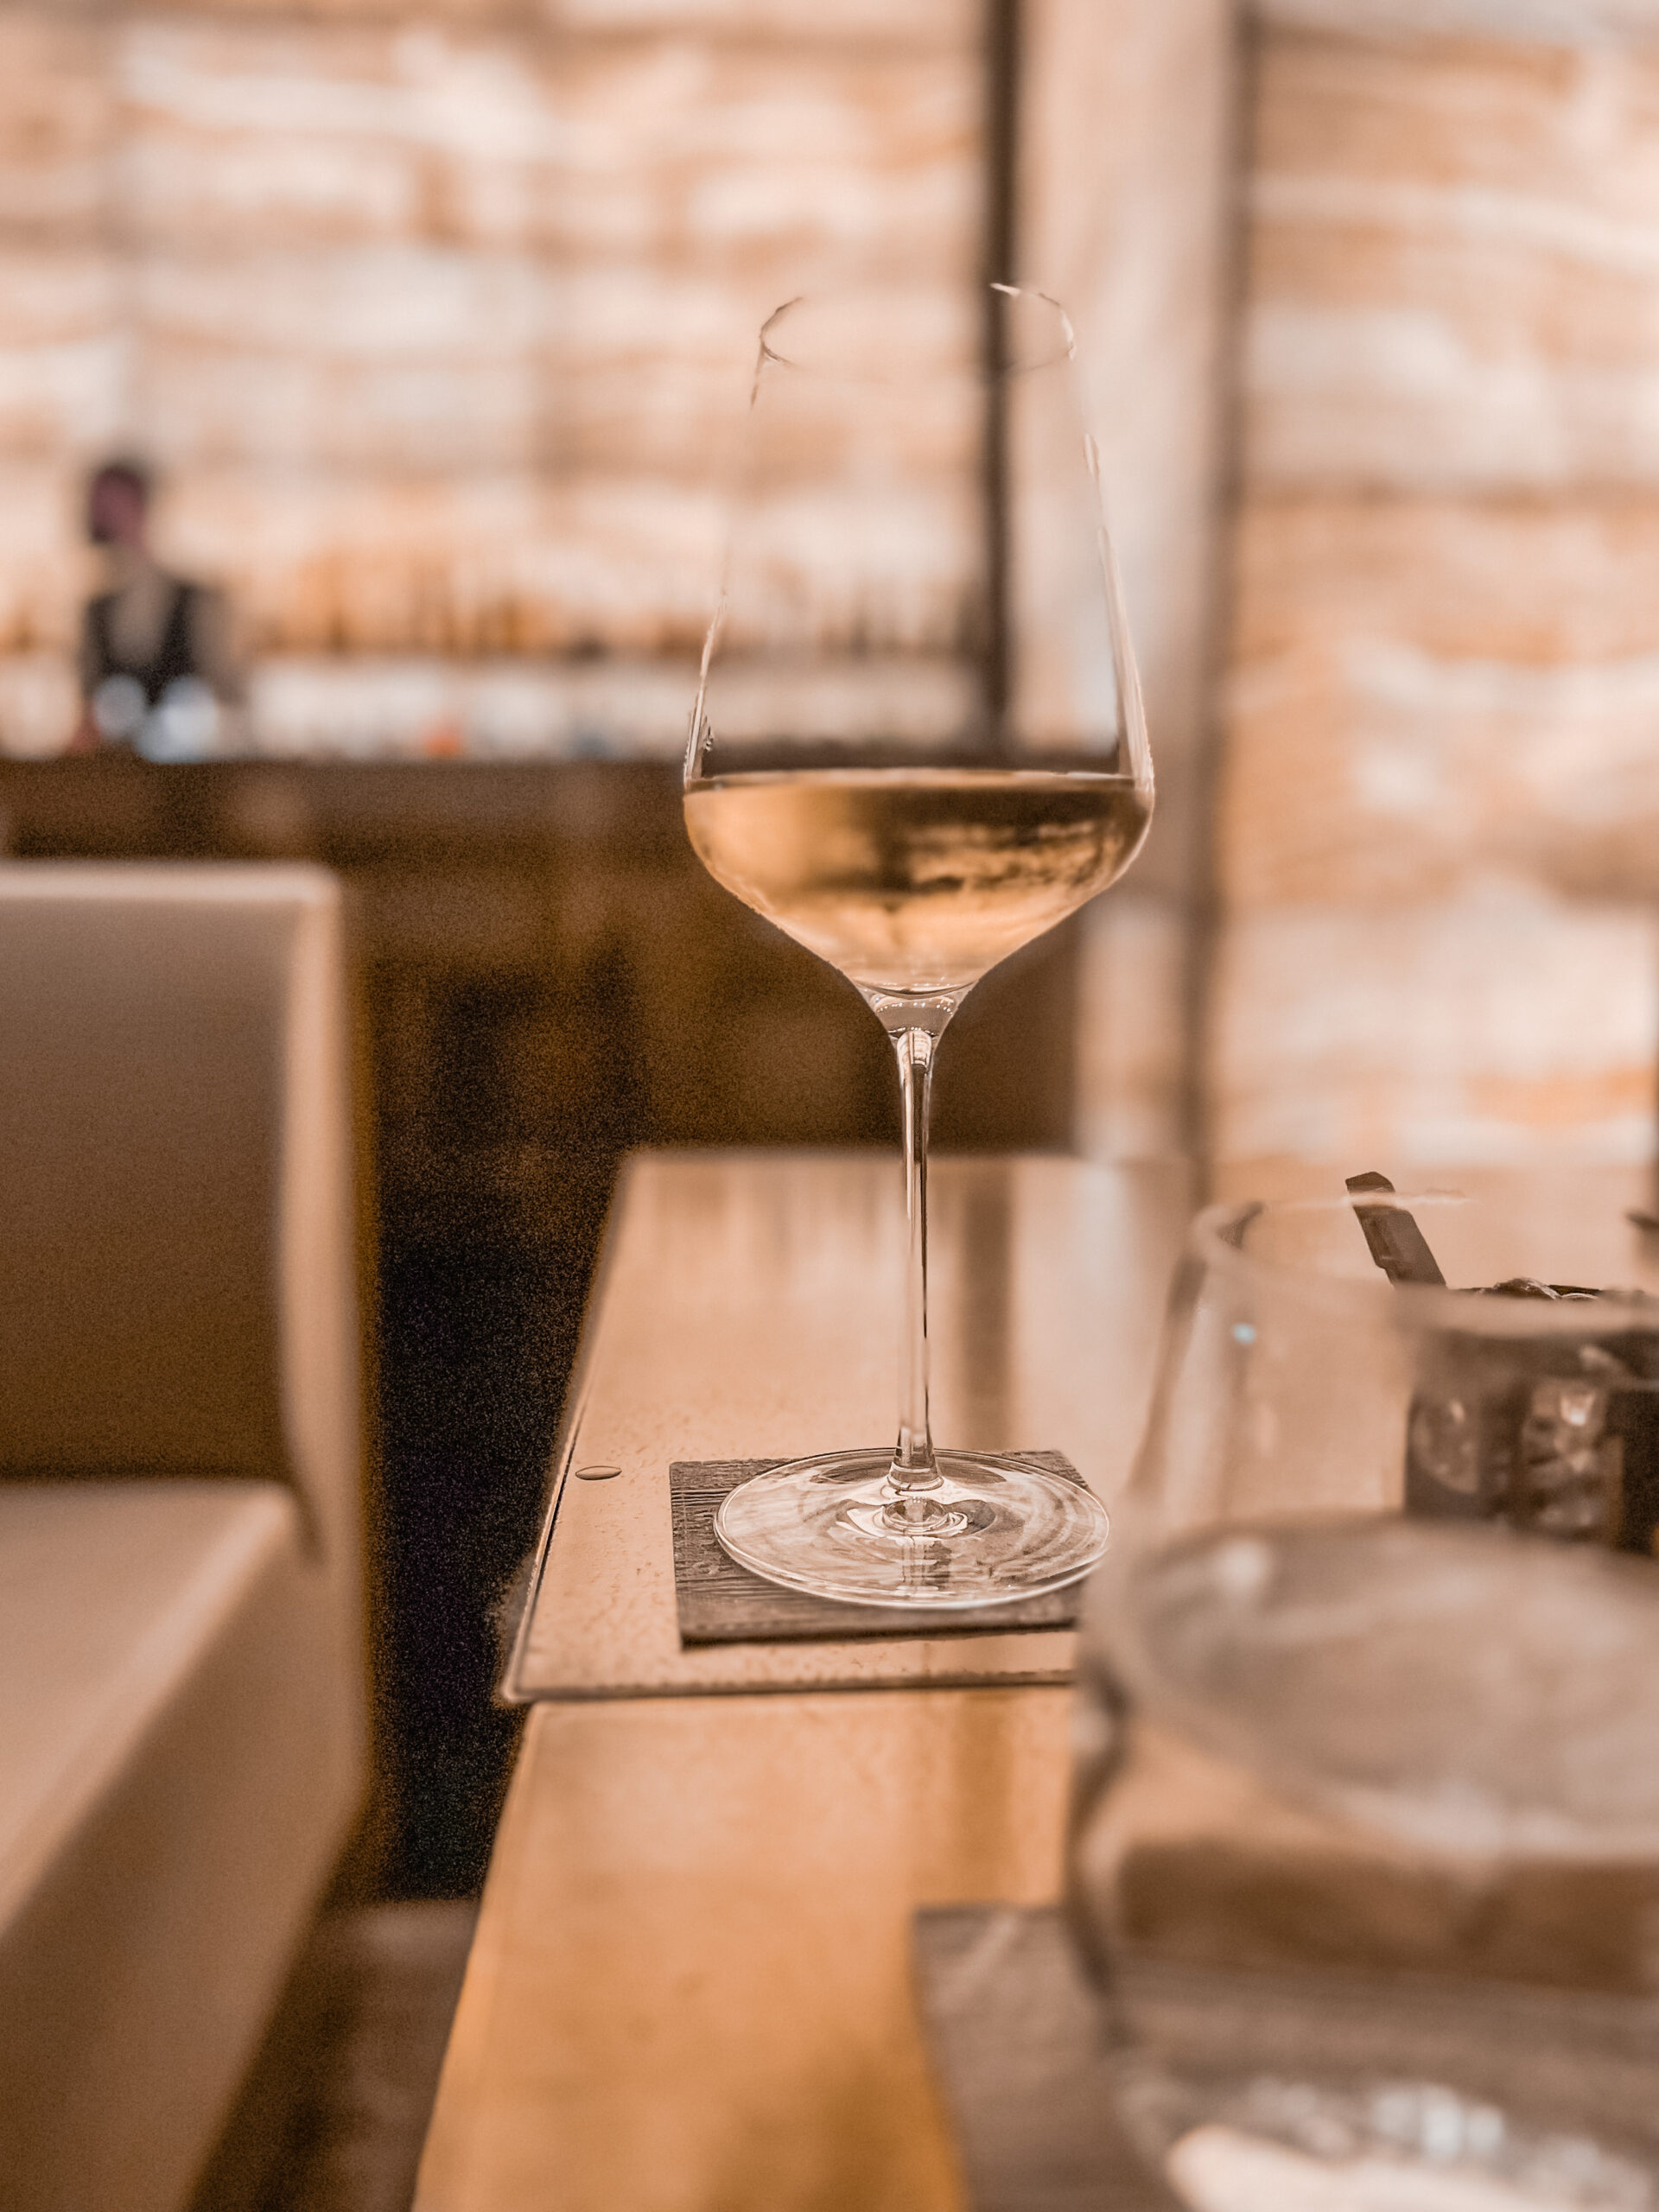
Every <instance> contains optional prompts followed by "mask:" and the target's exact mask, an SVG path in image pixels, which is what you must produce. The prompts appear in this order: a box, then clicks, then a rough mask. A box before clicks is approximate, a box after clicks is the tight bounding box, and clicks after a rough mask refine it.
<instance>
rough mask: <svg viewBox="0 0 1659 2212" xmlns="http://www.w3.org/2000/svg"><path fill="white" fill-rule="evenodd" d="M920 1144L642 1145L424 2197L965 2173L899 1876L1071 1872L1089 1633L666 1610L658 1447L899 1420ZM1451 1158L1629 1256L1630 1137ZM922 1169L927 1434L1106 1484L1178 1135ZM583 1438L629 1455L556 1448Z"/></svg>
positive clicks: (941, 1898) (674, 2211)
mask: <svg viewBox="0 0 1659 2212" xmlns="http://www.w3.org/2000/svg"><path fill="white" fill-rule="evenodd" d="M1220 1180H1221V1181H1222V1182H1223V1184H1224V1186H1226V1187H1227V1189H1228V1190H1229V1191H1230V1192H1236V1193H1237V1194H1241V1195H1242V1194H1245V1193H1246V1192H1248V1193H1249V1195H1259V1196H1263V1197H1277V1196H1290V1195H1301V1194H1307V1193H1309V1192H1314V1191H1318V1192H1324V1193H1327V1194H1330V1195H1336V1194H1338V1193H1339V1192H1340V1187H1341V1185H1340V1178H1339V1176H1335V1175H1333V1173H1332V1172H1331V1171H1314V1170H1310V1169H1306V1168H1294V1167H1291V1168H1285V1169H1281V1170H1279V1171H1274V1172H1269V1171H1266V1170H1260V1169H1257V1170H1238V1171H1236V1172H1234V1173H1229V1174H1228V1175H1226V1176H1224V1177H1223V1178H1221V1179H1220ZM1457 1180H1458V1181H1459V1183H1461V1184H1462V1185H1464V1187H1465V1188H1467V1187H1469V1186H1470V1185H1471V1184H1473V1185H1476V1186H1478V1187H1481V1188H1484V1190H1485V1192H1487V1194H1488V1195H1494V1196H1496V1195H1502V1196H1503V1198H1504V1199H1505V1202H1506V1204H1507V1205H1510V1206H1514V1205H1522V1207H1524V1209H1525V1211H1526V1213H1527V1217H1528V1219H1529V1224H1531V1225H1533V1226H1535V1227H1536V1228H1538V1229H1539V1230H1543V1231H1548V1236H1549V1241H1550V1242H1551V1244H1552V1248H1554V1246H1556V1245H1560V1248H1561V1249H1564V1250H1567V1252H1568V1253H1569V1254H1570V1255H1571V1257H1572V1259H1573V1261H1574V1262H1576V1265H1577V1267H1578V1268H1580V1269H1581V1270H1582V1271H1581V1272H1575V1273H1574V1274H1573V1275H1572V1276H1571V1277H1570V1278H1569V1277H1568V1276H1566V1275H1563V1276H1562V1278H1561V1279H1562V1280H1567V1279H1572V1280H1576V1281H1602V1282H1618V1281H1632V1280H1635V1275H1634V1273H1633V1267H1634V1256H1633V1255H1634V1248H1635V1246H1636V1244H1637V1243H1638V1242H1639V1240H1637V1237H1636V1235H1635V1232H1634V1231H1633V1230H1631V1228H1630V1225H1629V1224H1628V1223H1627V1221H1626V1219H1625V1217H1624V1209H1625V1208H1626V1207H1629V1206H1631V1205H1637V1206H1646V1205H1649V1204H1650V1203H1651V1193H1650V1189H1649V1180H1648V1176H1647V1172H1646V1171H1645V1170H1639V1169H1637V1168H1634V1167H1631V1168H1618V1167H1610V1168H1607V1169H1601V1170H1591V1171H1588V1172H1575V1173H1574V1174H1573V1176H1572V1177H1571V1178H1568V1179H1561V1178H1555V1179H1550V1180H1548V1181H1545V1180H1543V1179H1539V1178H1536V1177H1528V1176H1525V1175H1522V1176H1519V1177H1516V1176H1513V1175H1500V1176H1494V1175H1491V1174H1487V1175H1480V1176H1473V1177H1471V1176H1469V1175H1460V1176H1459V1178H1458V1179H1457ZM937 1190H938V1208H937V1215H936V1220H937V1227H938V1244H937V1257H938V1266H937V1271H936V1297H935V1301H934V1321H935V1330H934V1338H935V1346H936V1352H937V1360H936V1368H937V1373H938V1391H937V1395H936V1403H937V1407H938V1420H937V1421H936V1424H935V1433H936V1434H937V1435H938V1437H939V1438H940V1439H941V1440H951V1441H957V1440H960V1441H963V1442H967V1443H973V1444H980V1445H985V1446H992V1447H997V1446H1001V1447H1004V1448H1007V1447H1013V1448H1019V1447H1020V1446H1026V1447H1040V1446H1048V1447H1052V1448H1058V1449H1060V1450H1063V1451H1066V1452H1070V1453H1071V1457H1072V1458H1073V1459H1074V1460H1075V1461H1076V1463H1077V1465H1078V1466H1079V1467H1080V1468H1081V1469H1082V1471H1084V1474H1085V1475H1086V1476H1088V1478H1090V1480H1091V1481H1092V1482H1094V1483H1095V1484H1096V1487H1097V1488H1099V1489H1100V1490H1101V1491H1102V1492H1103V1495H1104V1496H1105V1497H1107V1500H1108V1503H1109V1502H1110V1498H1111V1496H1112V1494H1113V1492H1114V1491H1115V1489H1116V1486H1117V1484H1119V1483H1121V1481H1122V1478H1123V1475H1124V1473H1125V1472H1126V1471H1127V1468H1128V1461H1129V1459H1130V1456H1131V1454H1132V1452H1133V1449H1134V1446H1135V1440H1136V1438H1137V1435H1138V1432H1139V1429H1140V1426H1141V1419H1142V1415H1143V1412H1144V1407H1145V1400H1146V1395H1147V1389H1148V1387H1149V1384H1150V1381H1151V1374H1152V1366H1153V1362H1154V1355H1155V1341H1156V1336H1157V1331H1158V1325H1159V1321H1160V1316H1161V1310H1162V1306H1163V1302H1164V1294H1165V1287H1166V1282H1167V1279H1168V1275H1169V1271H1170V1267H1171V1264H1172V1262H1173V1257H1174V1255H1175V1250H1176V1248H1177V1245H1178V1243H1179V1236H1180V1233H1181V1230H1182V1227H1183V1225H1184V1223H1185V1218H1186V1215H1187V1211H1188V1208H1189V1203H1190V1199H1189V1186H1188V1181H1187V1178H1186V1176H1185V1173H1184V1172H1183V1171H1181V1170H1179V1168H1175V1167H1172V1166H1168V1165H1155V1166H1130V1167H1123V1168H1116V1169H1107V1168H1100V1167H1090V1166H1083V1165H1081V1164H1080V1163H1077V1162H1075V1161H1065V1160H1058V1159H1024V1160H1020V1159H1014V1160H1000V1161H978V1162H973V1161H966V1162H956V1161H944V1162H942V1163H941V1164H940V1166H939V1169H938V1176H937ZM899 1207H900V1198H899V1188H898V1173H897V1169H896V1166H894V1164H893V1162H892V1161H890V1160H887V1159H886V1158H884V1157H882V1156H879V1155H869V1156H866V1157H858V1156H851V1157H849V1156H847V1155H841V1156H836V1157H829V1158H818V1159H812V1158H810V1157H803V1156H800V1155H795V1156H792V1157H785V1156H779V1155H776V1154H772V1155H766V1154H757V1155H747V1156H744V1155H736V1156H733V1155H727V1156H724V1157H721V1156H709V1155H703V1156H702V1157H682V1158H677V1159H670V1158H665V1157H658V1158H648V1159H645V1160H641V1161H638V1162H636V1163H635V1164H634V1166H633V1167H632V1171H631V1174H630V1177H629V1179H628V1183H627V1185H626V1192H625V1196H624V1198H623V1202H622V1204H621V1206H620V1214H619V1217H618V1218H617V1221H616V1223H615V1225H614V1227H613V1234H612V1236H611V1239H610V1246H609V1255H608V1259H607V1266H606V1268H605V1272H604V1274H603V1277H602V1279H601V1287H600V1290H599V1293H598V1295H597V1298H596V1300H595V1305H594V1311H593V1313H591V1314H590V1317H589V1325H588V1339H587V1350H586V1354H585V1359H584V1370H583V1373H584V1381H583V1384H582V1391H581V1393H580V1395H579V1396H578V1398H577V1400H576V1402H575V1411H574V1414H573V1416H572V1420H571V1424H570V1430H569V1436H568V1437H567V1439H566V1441H565V1444H564V1446H563V1452H562V1455H561V1459H560V1463H559V1465H558V1468H557V1469H556V1488H555V1507H554V1511H553V1514H552V1516H551V1520H550V1540H549V1543H548V1547H547V1549H546V1553H545V1555H544V1560H543V1573H542V1578H541V1583H540V1587H539V1590H538V1592H537V1601H536V1604H535V1606H534V1608H533V1610H532V1612H531V1617H530V1618H529V1620H528V1623H527V1625H526V1630H525V1632H524V1637H523V1638H522V1639H521V1644H520V1649H519V1653H518V1691H519V1694H523V1695H526V1696H533V1697H535V1698H536V1699H537V1700H539V1701H538V1702H537V1703H536V1705H535V1707H534V1709H533V1711H532V1712H531V1715H530V1719H529V1723H528V1726H527V1728H526V1731H525V1734H524V1742H523V1745H522V1748H521V1751H520V1753H519V1758H518V1766H517V1770H516V1772H515V1775H514V1778H513V1782H512V1789H511V1792H510V1794H509V1797H508V1800H507V1805H506V1809H505V1815H504V1817H503V1821H502V1824H501V1827H500V1830H499V1834H498V1837H497V1841H496V1848H495V1853H494V1858H493V1862H492V1866H491V1871H490V1876H489V1881H488V1885H487V1887H486V1891H485V1897H484V1904H483V1911H482V1915H481V1918H480V1925H479V1931H478V1936H477V1939H476V1942H475V1944H474V1952H473V1956H472V1960H471V1963H470V1966H469V1968H468V1973H467V1981H466V1986H465V1988H464V1991H463V1993H462V1997H461V2005H460V2009H459V2012H458V2013H457V2016H456V2019H455V2024H454V2031H453V2033H452V2037H451V2040H450V2046H449V2051H448V2059H447V2062H446V2065H445V2069H444V2074H443V2077H442V2083H441V2086H440V2090H439V2095H438V2101H437V2105H436V2108H435V2113H434V2118H433V2122H432V2126H431V2129H430V2132H429V2137H428V2141H427V2148H426V2155H425V2159H424V2163H423V2168H422V2173H421V2181H420V2187H419V2191H418V2195H417V2197H416V2206H417V2208H418V2212H530V2208H531V2207H534V2208H536V2212H549V2208H557V2212H966V2208H965V2199H964V2197H963V2190H962V2185H961V2181H960V2177H959V2175H958V2172H957V2167H956V2164H955V2160H954V2153H953V2150H952V2145H951V2141H950V2133H949V2131H948V2128H947V2126H946V2124H945V2120H944V2113H943V2111H942V2108H941V2107H940V2105H939V2102H938V2097H937V2094H936V2091H935V2088H934V2087H933V2085H932V2083H931V2079H930V2076H929V2072H928V2068H927V2063H926V2056H925V2050H924V2048H923V2044H922V2040H921V2036H920V2032H919V2029H918V2023H917V2017H916V2009H915V2005H914V2001H913V1997H912V1987H911V1970H910V1923H911V1916H912V1913H913V1912H914V1910H916V1908H917V1907H918V1906H920V1905H926V1904H935V1905H937V1904H960V1903H969V1902H973V1901H977V1900H1005V1901H1007V1902H1010V1903H1014V1904H1037V1903H1042V1902H1045V1901H1047V1900H1051V1899H1052V1898H1053V1897H1054V1896H1055V1895H1056V1894H1057V1892H1058V1881H1059V1874H1060V1866H1061V1852H1062V1842H1063V1828H1064V1821H1065V1796H1066V1787H1067V1764H1068V1742H1067V1738H1068V1721H1069V1712H1070V1697H1069V1693H1068V1691H1067V1690H1066V1688H1065V1687H1064V1676H1065V1672H1066V1670H1067V1669H1068V1667H1069V1665H1070V1661H1071V1637H1070V1636H1069V1635H1062V1634H1059V1633H1057V1632H1045V1633H1041V1634H1032V1635H1028V1636H1024V1637H1021V1636H1018V1635H1004V1636H991V1637H955V1638H952V1637H948V1636H941V1637H931V1638H923V1639H918V1640H917V1641H915V1642H914V1643H876V1644H842V1645H829V1644H817V1645H798V1646H792V1647H791V1646H777V1645H772V1646H728V1647H723V1648H716V1649H714V1650H712V1651H707V1650H705V1651H702V1652H700V1653H698V1652H684V1653H683V1652H681V1651H680V1649H679V1648H678V1644H677V1638H676V1637H675V1635H674V1633H673V1618H674V1616H673V1590H672V1570H671V1557H670V1526H669V1513H668V1484H667V1466H668V1463H669V1462H670V1460H671V1459H680V1458H716V1457H740V1456H741V1457H761V1456H766V1455H768V1454H772V1453H783V1452H805V1451H810V1450H815V1449H823V1448H825V1447H827V1446H830V1445H833V1444H836V1443H840V1442H849V1441H850V1442H864V1441H866V1440H868V1438H870V1437H871V1436H874V1435H880V1434H881V1433H884V1429H885V1426H886V1418H887V1408H888V1405H889V1400H890V1387H891V1384H890V1378H891V1376H892V1371H893V1332H894V1328H895V1326H896V1319H897V1306H898V1287H899V1242H898V1235H897V1230H898V1224H899ZM1473 1279H1475V1280H1490V1279H1491V1277H1490V1275H1489V1274H1484V1275H1477V1276H1476V1277H1475V1278H1473ZM591 1463H605V1464H609V1465H619V1466H620V1467H621V1469H622V1472H621V1473H620V1475H619V1476H618V1477H616V1478H614V1479H613V1480H611V1481H607V1482H601V1483H593V1484H588V1483H578V1482H575V1480H574V1469H575V1466H577V1465H587V1464H591ZM964 1683H973V1684H975V1685H976V1686H973V1687H963V1684H964ZM830 1685H834V1687H830ZM757 1693H766V1694H757Z"/></svg>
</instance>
